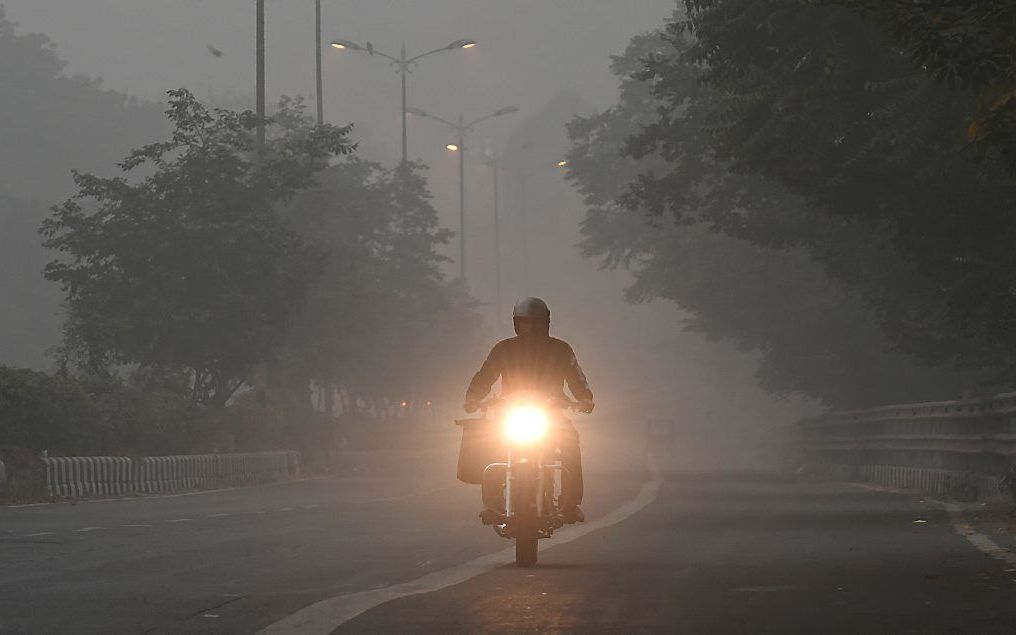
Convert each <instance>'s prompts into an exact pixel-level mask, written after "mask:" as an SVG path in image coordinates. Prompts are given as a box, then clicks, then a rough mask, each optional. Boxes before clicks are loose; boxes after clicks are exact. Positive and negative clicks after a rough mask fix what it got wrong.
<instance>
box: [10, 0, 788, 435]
mask: <svg viewBox="0 0 1016 635" xmlns="http://www.w3.org/2000/svg"><path fill="white" fill-rule="evenodd" d="M2 1H3V4H4V5H5V6H6V8H7V16H8V18H9V19H11V20H14V21H16V22H18V23H19V24H20V29H19V31H20V32H21V33H26V32H42V33H45V34H46V35H48V36H49V37H50V38H51V39H52V40H53V41H54V43H55V45H56V48H57V51H58V53H59V54H60V56H61V57H63V58H64V59H66V60H68V61H69V62H70V64H69V67H68V71H69V72H70V73H79V74H84V75H88V76H92V77H101V78H102V79H103V80H104V82H105V85H106V86H107V87H109V88H112V89H115V90H119V91H122V92H125V93H129V94H132V95H137V96H139V97H143V98H147V99H152V100H159V99H162V97H163V95H164V93H165V91H167V90H170V89H173V88H178V87H181V86H182V87H188V88H190V89H192V90H194V91H195V92H196V93H198V94H199V96H203V97H209V96H213V97H214V98H215V99H216V100H217V101H220V102H226V103H228V104H230V105H238V102H242V103H244V104H250V103H252V101H253V84H254V6H255V3H254V0H2ZM322 5H323V38H324V41H325V44H326V45H327V42H328V41H330V40H331V39H333V38H336V37H342V38H346V39H352V40H355V41H358V42H360V43H365V42H366V41H367V40H369V41H371V42H372V43H373V45H374V46H375V47H376V48H377V49H379V50H382V51H385V52H387V53H389V54H392V55H398V50H399V45H400V42H401V41H402V40H405V42H406V46H407V49H408V53H409V55H410V56H412V55H415V54H418V53H421V52H424V51H427V50H430V49H434V48H438V47H441V46H444V45H446V44H447V43H449V42H452V41H454V40H457V39H460V38H472V39H475V40H477V41H478V42H479V46H477V47H475V48H473V49H470V50H466V51H463V50H456V51H449V52H443V53H440V54H437V55H435V56H433V57H429V58H427V59H425V60H422V61H421V63H420V64H419V66H418V67H416V68H415V70H414V72H413V75H412V76H411V77H410V82H409V103H410V105H412V106H416V107H418V108H422V109H424V110H427V111H429V112H431V113H433V114H436V115H439V116H441V117H444V118H446V119H454V118H455V117H456V116H457V115H458V114H459V113H460V112H462V113H464V114H465V116H466V118H467V119H469V118H474V117H477V116H479V115H483V114H486V113H489V112H492V111H494V110H497V109H499V108H501V107H503V106H516V107H518V108H519V109H520V110H519V112H518V113H517V114H514V115H510V116H506V117H504V118H501V119H497V120H494V121H490V122H487V123H486V124H484V125H483V127H482V128H481V129H478V130H477V132H476V135H475V137H474V138H473V139H472V143H473V147H474V148H479V147H492V148H494V149H498V148H503V147H504V144H505V142H506V141H507V140H508V139H509V138H511V137H512V135H513V134H515V135H516V137H514V139H515V141H516V142H517V141H518V138H519V137H518V136H517V135H519V134H520V131H533V130H535V131H536V133H537V136H538V138H536V139H533V140H532V145H533V146H540V147H539V148H536V147H534V148H533V156H534V157H535V158H534V159H533V160H532V162H531V163H532V165H531V166H530V167H528V168H527V169H528V171H529V174H530V177H529V180H528V185H527V186H526V187H527V188H528V190H529V194H528V195H527V196H528V201H529V202H528V204H527V206H528V208H529V209H530V214H532V215H533V216H531V218H532V219H533V223H534V225H536V226H541V224H540V223H539V222H537V221H539V220H540V218H543V219H544V221H545V222H543V223H542V226H541V230H540V231H541V235H538V236H533V237H532V238H531V245H530V252H531V255H530V257H531V258H532V261H533V263H534V265H533V267H534V268H535V269H537V271H535V272H534V274H533V275H532V277H530V278H529V279H528V280H527V279H526V278H525V276H522V275H520V273H519V272H520V267H521V265H520V255H519V254H520V247H519V244H520V243H519V214H520V206H521V203H520V201H521V200H522V198H523V197H522V196H521V193H520V192H518V191H515V190H518V189H519V188H520V187H521V181H519V180H518V174H515V175H514V176H513V175H510V174H506V175H505V177H504V179H503V185H502V187H503V190H505V191H503V192H502V201H503V207H502V215H503V216H502V222H503V225H502V231H503V232H504V237H503V243H504V244H503V245H502V250H503V253H504V259H503V263H504V264H503V268H504V287H505V289H506V291H505V294H504V295H505V296H507V297H505V302H506V305H507V307H510V306H511V302H512V301H513V300H514V296H516V295H530V294H535V293H541V294H546V295H547V296H548V300H550V302H551V305H552V307H559V309H560V310H559V312H558V313H556V315H558V316H559V317H560V318H561V320H560V321H559V322H557V323H556V324H557V325H558V329H559V330H558V331H557V332H558V333H560V334H563V335H564V336H566V337H569V338H573V339H574V341H575V343H576V345H577V346H578V347H580V348H581V350H583V351H584V353H583V357H584V358H585V359H587V360H588V362H589V368H587V372H589V374H590V377H591V379H593V380H594V383H596V382H598V385H599V386H603V387H606V386H607V385H611V386H613V387H614V388H615V389H621V390H622V391H623V393H624V394H625V395H626V396H627V399H631V400H633V401H634V402H635V403H643V404H644V405H643V406H642V409H643V410H649V409H650V407H649V405H648V403H646V400H648V399H650V398H651V397H652V395H654V394H655V395H661V396H666V397H667V398H666V399H665V402H666V403H667V404H668V407H670V408H677V407H678V405H677V404H674V402H673V400H674V399H679V398H680V397H679V396H678V394H667V393H668V391H669V392H672V390H671V389H670V386H673V384H674V383H675V382H677V383H680V384H681V385H682V386H683V391H684V394H685V395H689V394H692V393H694V392H695V391H703V392H705V393H710V392H713V393H714V395H723V396H722V399H719V398H714V399H712V400H711V399H710V398H709V397H708V396H706V395H703V396H702V397H701V398H699V399H696V400H695V401H694V402H690V401H688V400H687V399H686V400H685V401H686V402H687V403H682V404H680V409H681V410H682V411H685V412H689V413H691V412H696V413H700V414H701V413H705V412H709V411H710V410H711V409H713V408H715V407H718V406H710V405H708V403H709V402H710V401H713V402H716V400H717V399H719V401H722V402H723V403H725V404H727V405H728V406H730V407H731V408H734V409H737V410H738V411H743V412H744V413H745V414H747V413H752V414H753V415H755V416H758V415H760V414H762V413H760V412H759V410H758V409H759V407H760V405H762V404H766V405H768V404H769V402H768V401H767V400H766V399H764V398H763V397H761V395H760V393H759V391H758V389H757V388H755V387H754V386H752V385H751V384H752V383H753V382H752V381H751V380H750V379H749V376H750V364H747V365H745V366H744V367H743V368H742V369H740V370H739V371H738V373H739V374H738V376H737V378H736V379H735V378H733V377H731V378H729V380H728V381H723V382H720V383H718V384H717V385H715V386H712V387H711V388H710V387H705V386H701V385H699V384H698V383H695V380H694V377H693V375H694V374H695V373H696V371H695V370H694V369H693V366H695V365H696V364H699V363H700V362H699V361H694V362H692V361H691V357H692V350H691V349H685V350H683V347H684V346H685V344H681V343H680V342H681V341H684V342H686V343H688V344H687V345H689V346H690V345H691V344H692V343H693V342H692V341H691V340H689V339H688V338H687V336H682V335H681V332H680V317H679V313H678V311H677V310H676V308H675V307H674V306H673V305H672V304H670V303H663V302H661V303H658V304H654V305H652V306H649V307H632V306H629V305H626V304H625V303H624V301H623V299H622V290H623V288H624V286H625V285H626V284H627V283H628V282H629V281H630V277H629V276H628V275H627V274H623V273H620V272H615V273H614V274H604V273H602V272H599V271H598V270H597V263H596V262H594V261H588V260H583V259H582V258H580V257H579V256H578V254H577V252H576V250H575V247H574V246H575V243H576V242H577V241H578V240H579V238H580V236H579V232H578V221H579V220H580V219H581V217H582V215H583V214H584V209H583V207H582V204H581V200H580V198H579V197H578V195H577V194H576V193H575V192H574V191H572V190H571V189H570V186H569V185H568V184H567V183H565V182H564V180H563V179H562V178H561V171H560V170H559V169H556V168H554V167H553V161H554V157H555V156H560V154H563V152H564V150H565V149H566V147H567V140H566V139H565V136H564V123H565V122H566V121H567V120H568V118H570V116H571V113H570V112H556V114H554V116H553V117H550V118H549V119H548V115H547V113H548V109H549V110H554V108H555V106H553V104H558V105H560V104H562V103H565V104H574V105H575V106H574V108H575V109H579V110H588V109H591V108H594V109H602V108H605V107H608V106H610V105H611V104H612V103H614V101H615V100H616V97H617V78H615V77H614V76H613V75H612V74H611V73H610V70H609V64H610V56H611V55H615V54H620V53H621V52H623V50H624V48H625V46H626V45H627V43H628V41H629V40H630V39H631V37H632V36H634V35H636V34H638V33H641V32H645V31H648V30H651V29H656V28H659V27H661V26H662V25H663V24H664V22H665V20H666V19H667V18H668V17H669V16H670V15H671V13H672V11H673V9H674V6H675V0H625V1H620V0H324V2H323V3H322ZM266 7H267V10H266V23H267V29H266V30H267V46H266V51H267V87H268V97H269V101H272V100H274V99H277V97H278V96H279V95H281V94H288V95H304V96H305V97H307V98H308V105H310V106H311V107H312V106H313V95H314V48H313V47H314V30H313V28H314V2H313V0H267V2H266ZM209 45H211V46H214V47H215V48H216V49H218V50H221V51H222V52H223V55H222V56H221V57H216V56H214V55H212V54H211V53H210V52H209V50H208V46H209ZM324 86H325V90H324V99H325V118H326V120H327V121H329V122H332V123H337V124H345V123H349V122H355V123H356V126H357V128H356V132H355V136H356V138H357V139H359V140H361V141H362V142H363V146H362V154H364V155H365V156H367V157H368V158H371V159H376V160H381V161H383V162H385V163H388V164H391V163H393V162H394V161H395V160H397V158H398V152H399V145H400V134H399V125H400V124H399V79H398V75H397V74H396V73H395V72H394V69H392V68H391V67H390V66H389V65H388V64H387V62H386V61H385V60H384V59H383V58H380V57H377V56H375V57H370V56H368V55H366V54H364V53H356V52H349V51H346V52H342V51H336V50H334V49H331V48H327V47H326V48H325V50H324ZM570 108H571V106H568V107H566V110H567V109H570ZM558 110H560V108H559V107H558ZM541 113H542V114H541ZM534 121H536V122H539V121H544V122H545V123H546V122H549V123H546V125H545V126H544V127H542V128H541V127H540V126H536V127H535V128H534V123H533V122H534ZM527 124H528V125H527ZM548 126H549V127H548ZM522 134H523V135H526V134H530V133H528V132H524V133H522ZM448 137H449V135H448V134H447V132H446V131H445V130H444V129H442V127H441V126H440V125H438V124H436V123H435V122H432V121H422V120H419V119H415V118H414V120H411V122H410V129H409V145H410V158H422V159H423V160H424V161H425V162H426V163H427V164H428V165H429V166H430V172H429V177H430V182H431V187H432V190H433V192H434V196H435V204H436V206H437V207H438V208H439V210H440V213H441V219H442V222H443V224H445V225H446V226H449V227H451V228H452V229H457V220H458V163H457V157H456V156H455V155H451V154H449V153H448V152H446V151H445V149H444V143H445V142H446V141H448V140H450V139H449V138H448ZM527 139H528V137H527ZM527 143H529V141H527ZM541 152H542V154H541ZM467 158H468V160H469V162H470V164H469V167H468V169H467V173H466V175H467V182H468V185H467V189H468V192H469V194H468V206H467V210H468V218H469V231H467V232H466V236H467V239H468V240H469V242H470V245H471V247H470V249H471V254H472V255H471V258H467V263H468V264H469V267H470V271H471V275H470V283H471V288H472V290H473V292H474V293H475V294H476V295H477V296H478V297H480V298H482V299H484V300H486V301H488V302H491V305H490V306H489V307H488V308H487V309H486V310H485V312H486V313H487V314H488V315H489V316H490V317H491V318H493V315H492V313H493V311H492V309H493V302H492V294H491V288H492V286H493V284H492V272H493V265H492V262H493V261H492V259H491V255H490V254H491V249H490V246H491V244H492V243H491V240H490V236H491V216H492V215H491V212H490V208H491V205H490V201H491V198H492V197H491V188H490V172H489V170H488V169H486V168H484V167H483V166H481V165H479V163H478V161H476V160H475V159H476V157H475V156H474V155H467ZM541 239H542V240H541ZM447 252H448V254H449V255H450V256H452V257H454V256H455V255H456V244H455V243H452V244H451V245H449V249H448V250H447ZM456 269H457V267H456V266H455V265H451V266H450V267H449V272H450V273H451V272H453V271H455V270H456ZM508 310H510V309H508ZM504 334H505V333H504V332H503V327H502V332H501V333H500V335H504ZM492 335H494V333H492ZM693 348H694V347H693ZM717 351H719V349H717ZM719 354H720V356H721V357H725V358H728V359H729V358H730V356H731V355H733V353H732V352H725V353H719ZM477 363H479V359H478V360H477ZM689 364H692V365H691V366H689ZM619 374H620V375H624V376H623V377H622V376H619ZM682 374H683V375H685V377H686V379H685V380H681V379H680V378H679V377H680V376H681V375H682ZM706 375H707V376H711V377H713V378H714V379H713V381H718V380H717V379H716V377H717V375H716V374H715V373H706ZM608 382H609V384H608ZM732 385H736V386H737V390H736V391H734V392H735V393H737V392H738V391H743V394H744V395H745V398H748V399H749V401H751V402H752V403H754V404H755V405H754V406H752V407H742V406H741V405H738V396H737V394H731V387H732ZM680 392H681V391H678V393H680ZM614 401H615V402H617V401H619V399H614ZM770 407H772V406H771V405H770ZM779 410H780V409H779V408H777V411H779ZM636 414H637V413H635V412H633V413H632V415H633V416H635V415H636ZM641 414H646V413H641ZM703 416H704V415H703ZM752 418H753V417H752ZM763 418H765V416H764V415H763ZM776 418H777V419H781V418H782V417H780V416H776ZM729 423H732V422H729ZM751 423H754V422H751Z"/></svg>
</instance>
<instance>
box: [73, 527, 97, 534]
mask: <svg viewBox="0 0 1016 635" xmlns="http://www.w3.org/2000/svg"><path fill="white" fill-rule="evenodd" d="M97 529H102V527H82V528H81V529H75V530H74V531H75V533H79V534H80V533H84V532H86V531H95V530H97Z"/></svg>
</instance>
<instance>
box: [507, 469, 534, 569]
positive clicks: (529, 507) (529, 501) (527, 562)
mask: <svg viewBox="0 0 1016 635" xmlns="http://www.w3.org/2000/svg"><path fill="white" fill-rule="evenodd" d="M512 485H513V487H512V492H513V493H512V499H513V501H514V502H515V505H514V507H515V565H516V566H519V567H534V566H536V560H537V546H536V545H537V543H538V542H539V537H538V535H537V521H538V516H537V514H536V495H537V492H536V474H535V472H533V470H532V469H531V465H525V467H520V468H518V469H517V470H516V472H515V478H514V480H513V481H512Z"/></svg>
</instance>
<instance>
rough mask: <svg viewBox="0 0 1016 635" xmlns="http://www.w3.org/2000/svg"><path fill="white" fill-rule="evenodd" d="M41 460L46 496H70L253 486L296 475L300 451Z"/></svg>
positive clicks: (82, 457)
mask: <svg viewBox="0 0 1016 635" xmlns="http://www.w3.org/2000/svg"><path fill="white" fill-rule="evenodd" d="M42 461H43V463H45V465H46V486H47V487H48V488H49V493H50V495H52V496H66V497H73V498H80V497H86V496H121V495H126V494H148V493H155V492H174V491H179V490H188V489H210V488H215V487H229V486H235V485H254V484H258V483H271V482H275V481H284V480H287V479H290V478H295V477H297V476H299V474H300V453H299V452H295V451H292V450H281V451H277V452H253V453H247V454H189V455H181V456H147V457H142V458H129V457H122V456H68V457H46V458H43V459H42Z"/></svg>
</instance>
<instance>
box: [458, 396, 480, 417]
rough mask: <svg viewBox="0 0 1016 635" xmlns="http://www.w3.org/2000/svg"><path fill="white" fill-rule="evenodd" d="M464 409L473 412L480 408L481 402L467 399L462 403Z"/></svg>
mask: <svg viewBox="0 0 1016 635" xmlns="http://www.w3.org/2000/svg"><path fill="white" fill-rule="evenodd" d="M462 409H463V410H465V411H466V412H468V413H469V414H473V413H474V412H476V411H477V410H479V409H480V403H479V402H478V401H476V400H475V399H467V400H466V403H464V404H462Z"/></svg>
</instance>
